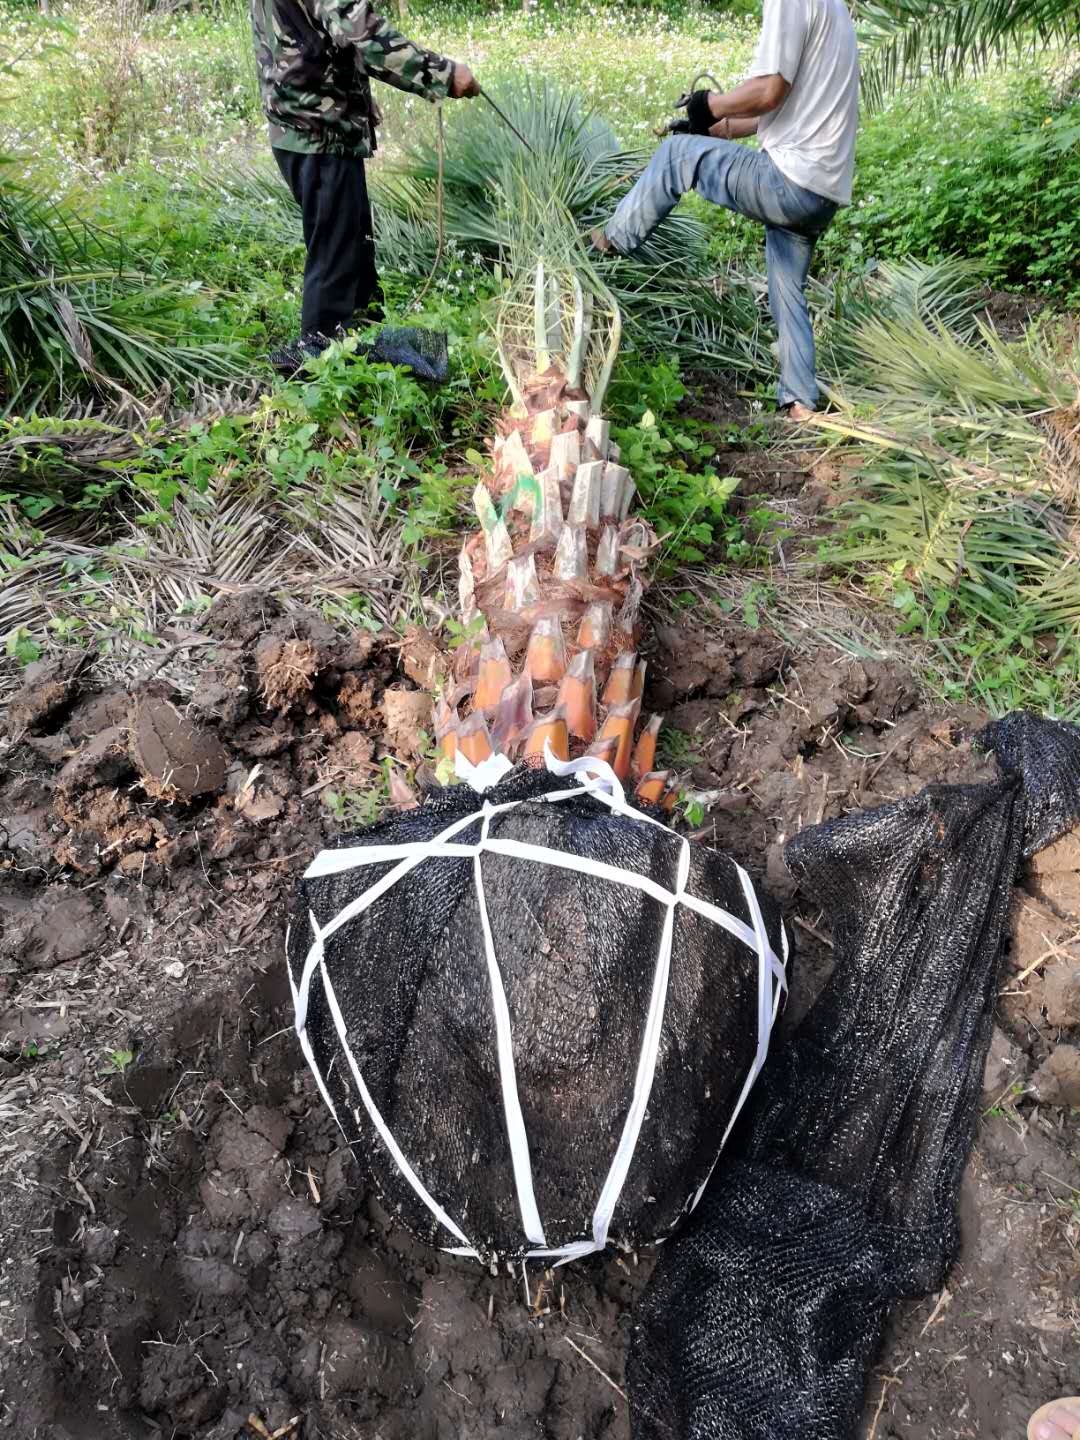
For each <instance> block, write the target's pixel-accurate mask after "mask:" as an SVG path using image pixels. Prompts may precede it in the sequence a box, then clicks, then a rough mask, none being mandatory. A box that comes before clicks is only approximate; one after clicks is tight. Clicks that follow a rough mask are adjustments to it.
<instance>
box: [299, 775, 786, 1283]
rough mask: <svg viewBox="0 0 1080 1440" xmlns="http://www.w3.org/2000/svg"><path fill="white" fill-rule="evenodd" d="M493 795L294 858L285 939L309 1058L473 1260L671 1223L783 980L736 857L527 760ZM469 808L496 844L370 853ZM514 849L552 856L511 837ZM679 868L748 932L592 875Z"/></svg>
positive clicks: (449, 801) (565, 1249) (357, 1138)
mask: <svg viewBox="0 0 1080 1440" xmlns="http://www.w3.org/2000/svg"><path fill="white" fill-rule="evenodd" d="M560 792H561V793H563V794H564V795H565V794H566V792H572V793H571V794H570V797H569V798H562V799H558V800H555V799H552V798H545V797H551V796H553V795H554V794H556V793H560ZM484 799H485V800H486V801H487V802H488V804H489V805H490V806H492V807H495V811H496V813H494V814H492V815H491V816H490V818H489V819H488V820H487V821H486V822H484V821H482V820H480V819H477V818H474V817H476V814H477V812H478V811H479V810H480V809H481V805H482V803H483V802H482V801H481V798H480V797H479V796H478V795H477V794H475V793H474V792H473V791H472V790H470V789H469V788H467V787H465V786H460V787H455V788H453V789H451V790H448V791H444V792H442V793H441V794H440V795H439V796H438V797H436V798H434V799H432V800H429V801H428V802H427V803H426V804H424V805H423V806H422V807H421V808H420V809H418V810H416V811H413V812H409V813H405V814H402V815H400V816H398V817H396V818H393V819H390V820H387V821H384V822H383V823H381V824H378V825H376V826H374V827H372V828H371V829H369V830H366V831H364V832H362V833H361V834H358V835H352V836H349V837H347V838H345V839H343V840H341V841H340V842H338V844H337V845H336V846H335V847H334V848H333V849H331V850H328V851H324V852H323V853H322V855H320V856H319V857H317V859H316V861H315V862H314V863H313V865H312V867H311V868H310V869H309V872H308V874H307V876H306V877H305V879H304V881H303V882H302V884H301V886H300V888H299V892H298V895H297V900H296V904H295V907H294V911H293V914H292V916H291V920H290V930H289V940H288V963H289V971H290V975H291V979H292V983H293V987H294V993H295V996H296V1004H297V1022H298V1028H299V1029H300V1030H301V1032H302V1041H303V1043H304V1045H305V1047H306V1053H307V1055H308V1059H309V1063H311V1065H312V1067H313V1069H314V1071H315V1073H316V1076H317V1078H318V1081H319V1084H320V1087H321V1088H322V1090H323V1093H324V1098H325V1099H326V1100H327V1101H328V1102H329V1103H330V1104H331V1105H332V1107H333V1110H334V1113H335V1115H336V1117H337V1119H338V1122H339V1124H340V1125H341V1127H342V1129H343V1131H344V1133H345V1135H346V1136H347V1138H348V1139H349V1141H350V1143H351V1144H352V1146H353V1148H354V1151H355V1153H356V1155H357V1156H358V1158H359V1159H360V1161H361V1163H362V1164H363V1166H364V1168H365V1169H366V1170H367V1171H368V1172H369V1173H370V1175H371V1176H372V1178H373V1180H374V1182H375V1185H376V1186H377V1188H378V1191H379V1193H380V1195H381V1196H382V1198H383V1201H384V1203H385V1204H386V1205H387V1207H388V1208H389V1209H390V1210H391V1211H392V1212H393V1213H394V1214H395V1215H397V1216H398V1217H399V1218H400V1219H401V1221H402V1222H403V1223H404V1224H405V1225H406V1226H407V1227H408V1229H409V1230H411V1231H412V1233H413V1234H414V1235H416V1236H418V1237H419V1238H421V1239H423V1240H425V1241H428V1242H430V1243H432V1244H435V1245H439V1246H442V1247H444V1248H447V1249H456V1250H460V1251H462V1252H466V1253H468V1252H475V1253H476V1254H478V1255H479V1256H482V1257H484V1258H485V1259H490V1258H494V1257H499V1258H507V1259H509V1258H518V1257H520V1256H522V1255H525V1254H530V1253H540V1254H543V1253H546V1252H549V1251H554V1252H557V1253H558V1255H559V1257H560V1258H562V1257H564V1256H568V1257H571V1258H572V1257H573V1256H574V1255H576V1254H580V1253H586V1252H588V1251H591V1250H593V1249H596V1248H601V1247H602V1246H603V1244H605V1243H606V1242H608V1241H609V1240H610V1241H611V1242H613V1243H617V1244H622V1245H626V1246H637V1245H639V1244H642V1243H644V1242H645V1241H648V1240H651V1239H653V1238H655V1237H657V1236H660V1235H663V1234H665V1233H666V1232H667V1231H668V1230H670V1229H671V1227H672V1226H673V1225H674V1224H675V1222H676V1221H677V1220H678V1219H679V1217H680V1216H681V1215H682V1213H683V1212H684V1209H685V1208H686V1207H687V1205H688V1203H689V1202H691V1201H692V1200H693V1199H694V1197H695V1196H696V1195H697V1193H698V1191H699V1190H700V1188H701V1187H702V1186H703V1184H704V1182H705V1180H706V1179H707V1177H708V1175H709V1173H710V1171H711V1169H712V1167H713V1165H714V1164H715V1162H716V1158H717V1154H718V1152H719V1149H720V1146H721V1143H722V1140H723V1137H724V1135H725V1131H726V1128H727V1125H728V1122H729V1120H730V1118H731V1117H732V1115H733V1112H734V1110H735V1108H736V1105H737V1103H738V1101H739V1098H740V1096H741V1095H742V1094H743V1091H744V1089H745V1088H746V1087H747V1083H748V1078H749V1076H750V1073H751V1069H752V1067H753V1065H754V1063H755V1058H756V1056H757V1054H758V1047H759V1034H760V1033H761V1030H762V1027H763V1030H764V1035H763V1038H764V1039H766V1040H767V1036H768V1031H769V1027H770V1025H771V1022H772V1018H773V1014H774V1006H775V1003H776V1001H777V999H778V996H779V989H780V979H781V976H782V971H781V970H780V962H779V961H778V960H777V959H776V957H777V956H781V955H782V953H783V950H784V942H783V940H782V936H781V928H780V923H779V917H778V915H777V912H776V910H775V908H774V907H773V906H772V905H771V904H769V903H768V902H767V901H765V900H764V899H761V900H760V901H758V900H757V899H756V898H755V897H754V895H753V889H752V887H751V886H750V885H749V881H748V880H746V879H745V877H744V876H742V874H741V872H740V871H739V869H738V867H737V866H736V865H735V864H734V862H733V861H731V860H729V859H727V858H726V857H724V856H722V855H718V854H715V853H713V852H711V851H708V850H706V849H704V848H703V847H701V846H697V845H689V842H685V841H683V840H681V839H680V838H678V837H677V836H675V835H674V834H673V833H672V832H671V831H670V830H668V829H667V828H666V827H664V826H662V825H657V824H655V823H652V821H650V820H649V819H646V818H644V816H639V817H638V818H633V817H631V816H628V815H625V814H613V813H612V812H611V810H610V809H609V808H608V807H607V806H606V805H605V804H604V803H603V802H602V801H601V800H599V799H597V798H595V797H594V796H592V795H590V794H587V793H586V792H585V791H584V790H582V789H581V788H580V787H579V786H577V785H576V784H575V783H574V782H573V781H571V780H567V779H559V778H557V777H555V776H552V775H549V774H547V773H546V772H537V771H536V770H526V769H522V770H520V771H518V772H515V773H514V774H512V775H510V776H508V777H507V778H506V779H505V780H504V781H503V782H502V783H501V784H500V785H498V786H497V787H496V788H494V789H492V790H489V791H488V792H487V794H486V795H485V797H484ZM500 806H507V807H512V808H504V809H501V810H500V809H498V807H500ZM654 818H655V817H654ZM485 823H486V829H487V841H488V843H489V844H490V845H492V846H494V847H495V848H494V849H491V850H487V851H485V853H484V855H483V857H482V859H480V860H479V862H478V860H477V857H476V856H475V855H473V854H464V855H456V854H454V855H446V854H444V855H439V856H436V857H432V856H431V854H430V853H428V852H427V851H426V850H425V856H424V858H422V859H421V860H420V861H419V863H416V864H415V866H414V868H412V869H411V870H409V871H408V873H407V874H404V875H403V876H402V877H401V878H400V879H398V880H397V881H396V883H394V884H393V885H390V886H389V887H388V888H387V877H388V876H389V874H390V873H391V872H392V871H393V870H394V867H395V865H396V864H397V865H400V864H401V863H402V859H403V858H404V859H406V860H407V859H408V858H409V855H410V852H401V851H399V850H394V851H387V850H386V849H382V848H373V847H388V846H401V845H403V844H404V845H408V844H410V843H412V842H425V843H426V842H428V841H430V840H431V839H432V838H433V837H435V836H437V835H439V834H440V833H442V832H445V831H446V830H447V828H448V827H450V826H453V825H455V824H457V825H459V827H460V828H459V829H458V831H457V834H456V836H455V837H454V840H455V842H456V843H459V844H466V845H475V844H476V843H477V842H478V841H479V840H480V838H481V834H482V831H483V830H484V828H485ZM523 844H524V845H531V846H541V847H545V853H546V854H547V855H548V856H549V857H553V858H554V859H555V860H556V861H557V862H558V863H554V864H552V863H544V862H543V861H541V860H538V859H536V858H534V857H532V856H526V855H525V854H523V853H521V852H520V851H519V852H516V853H506V852H507V851H508V850H513V849H514V847H515V846H521V845H523ZM499 847H505V849H500V848H499ZM684 851H685V853H686V856H687V857H688V858H687V859H684V858H683V855H684ZM372 855H375V856H377V857H378V861H377V863H374V864H363V863H358V862H362V861H364V860H365V859H367V858H370V857H371V856H372ZM589 862H592V863H595V864H598V865H600V866H602V867H603V866H606V867H611V869H610V870H609V871H607V872H605V875H604V876H603V877H598V876H597V875H596V874H593V873H589V872H588V871H587V869H586V868H585V867H586V865H587V864H588V863H589ZM478 863H479V867H480V875H481V883H482V886H483V893H484V900H485V908H486V915H487V924H488V926H489V936H490V942H491V947H490V952H489V950H488V946H487V944H486V941H485V921H484V911H483V910H482V909H481V906H480V901H479V893H478V888H477V877H476V869H477V865H478ZM681 864H682V865H687V867H688V868H687V871H686V874H687V880H686V894H687V895H688V896H690V897H698V898H699V899H701V900H703V901H705V902H709V903H711V904H712V905H715V906H719V907H721V908H722V909H723V910H724V911H726V912H728V915H729V919H730V926H731V928H734V930H736V931H737V932H739V933H737V934H733V933H731V928H729V929H725V928H723V926H722V925H721V924H718V923H714V921H713V920H712V919H709V918H706V917H705V916H704V915H702V914H699V913H697V912H696V911H695V910H694V909H693V908H691V905H690V904H688V903H679V904H677V905H676V906H674V907H673V908H672V907H669V906H668V905H667V904H665V903H662V901H661V900H659V899H657V898H655V896H654V895H652V894H648V893H645V892H643V891H642V890H641V889H639V888H635V887H632V886H630V885H627V884H624V883H619V882H618V881H617V880H616V879H613V878H608V877H610V876H611V875H615V874H624V875H628V876H631V877H633V876H640V877H644V878H645V881H646V883H647V884H648V885H650V886H653V887H661V888H662V889H663V891H665V892H667V891H671V890H672V889H674V887H675V886H676V884H677V881H678V878H679V874H680V865H681ZM338 867H348V868H338ZM373 890H374V892H376V894H377V898H375V899H374V901H373V902H370V895H371V893H372V891H373ZM369 902H370V903H369ZM755 911H757V916H756V917H755ZM669 915H670V917H671V918H670V920H669V918H668V917H669ZM667 925H670V945H669V946H668V947H667V949H668V950H669V952H670V969H669V972H668V973H666V975H665V974H664V973H662V972H658V957H659V956H660V955H661V954H662V953H664V951H665V944H664V939H665V928H666V926H667ZM328 926H330V927H334V926H336V927H337V928H334V929H333V930H332V933H329V934H327V935H326V936H324V937H323V938H322V940H321V941H319V940H318V939H317V937H316V929H318V931H319V932H321V931H324V930H326V929H327V927H328ZM759 952H761V953H759ZM762 954H764V955H765V959H764V961H763V960H762ZM493 957H494V958H493ZM500 992H501V994H502V995H503V996H504V1001H505V1003H503V1002H502V1001H500V999H499V994H500ZM655 997H658V1002H662V1003H659V1004H658V1005H654V1004H653V1002H654V998H655ZM650 1016H651V1019H650ZM500 1025H501V1026H502V1031H501V1038H502V1039H503V1041H504V1045H503V1047H502V1050H500ZM650 1039H652V1040H653V1041H654V1042H655V1047H654V1048H655V1057H654V1063H653V1061H652V1060H646V1058H645V1057H648V1056H649V1054H650V1049H651V1048H652V1047H651V1046H650ZM515 1107H516V1111H517V1116H518V1118H517V1120H515V1116H514V1111H515ZM635 1117H636V1120H637V1122H638V1124H639V1126H640V1128H639V1130H638V1131H637V1133H636V1136H635V1135H634V1134H633V1133H629V1132H632V1131H633V1129H634V1120H635ZM628 1133H629V1141H628ZM522 1141H524V1145H525V1149H524V1152H522V1149H521V1144H522ZM515 1147H516V1149H515ZM620 1167H621V1168H623V1170H624V1173H623V1174H622V1176H621V1179H620V1176H619V1173H618V1172H619V1169H620ZM530 1191H531V1194H530Z"/></svg>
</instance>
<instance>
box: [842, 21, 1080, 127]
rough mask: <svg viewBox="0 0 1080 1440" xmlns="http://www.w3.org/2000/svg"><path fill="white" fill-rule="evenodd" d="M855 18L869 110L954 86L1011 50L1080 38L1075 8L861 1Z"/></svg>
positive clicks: (863, 82) (864, 90)
mask: <svg viewBox="0 0 1080 1440" xmlns="http://www.w3.org/2000/svg"><path fill="white" fill-rule="evenodd" d="M857 18H858V22H859V39H860V45H861V50H862V87H863V94H864V97H865V98H866V100H867V102H868V103H869V104H870V105H872V106H880V105H881V104H883V103H884V101H885V99H886V97H887V96H888V95H889V94H890V93H892V92H893V91H896V90H898V89H899V88H900V87H901V86H902V85H905V84H908V83H910V82H912V81H915V80H919V79H922V78H924V77H926V76H936V77H938V78H939V79H943V80H947V79H952V78H955V77H957V76H959V75H962V74H965V73H970V72H972V71H977V70H979V69H981V68H983V67H985V66H986V65H987V64H988V63H989V61H990V60H991V59H994V58H999V57H1001V56H1002V55H1004V54H1006V53H1007V52H1008V51H1009V50H1010V49H1017V48H1022V47H1024V46H1033V45H1045V44H1047V43H1048V42H1050V41H1052V40H1053V39H1055V38H1058V39H1063V40H1070V39H1075V38H1076V37H1077V36H1078V35H1080V5H1077V3H1076V0H860V3H859V5H858V11H857Z"/></svg>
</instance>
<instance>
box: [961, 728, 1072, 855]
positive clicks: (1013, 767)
mask: <svg viewBox="0 0 1080 1440" xmlns="http://www.w3.org/2000/svg"><path fill="white" fill-rule="evenodd" d="M978 742H979V744H980V745H981V746H982V748H983V749H985V750H989V751H991V752H992V753H993V754H994V756H995V758H996V759H997V762H998V764H999V765H1000V766H1001V768H1002V769H1003V770H1004V771H1005V772H1006V774H1018V775H1022V776H1023V780H1024V795H1025V797H1026V799H1027V827H1026V831H1025V835H1024V855H1025V857H1027V856H1031V855H1034V854H1035V852H1036V851H1037V850H1041V849H1042V848H1043V847H1044V846H1046V845H1050V844H1052V843H1053V841H1055V840H1056V839H1057V838H1058V836H1059V835H1063V834H1064V833H1065V831H1066V830H1071V829H1072V827H1073V825H1074V823H1075V821H1076V816H1077V815H1078V814H1080V725H1070V724H1068V723H1067V722H1065V721H1061V720H1044V719H1042V717H1041V716H1039V715H1032V714H1029V712H1028V711H1026V710H1015V711H1013V712H1012V714H1010V715H1005V716H1003V717H1002V718H1001V719H1000V720H995V721H993V723H992V724H990V725H988V726H987V727H986V729H985V730H983V731H982V733H981V734H980V735H979V736H978Z"/></svg>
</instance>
